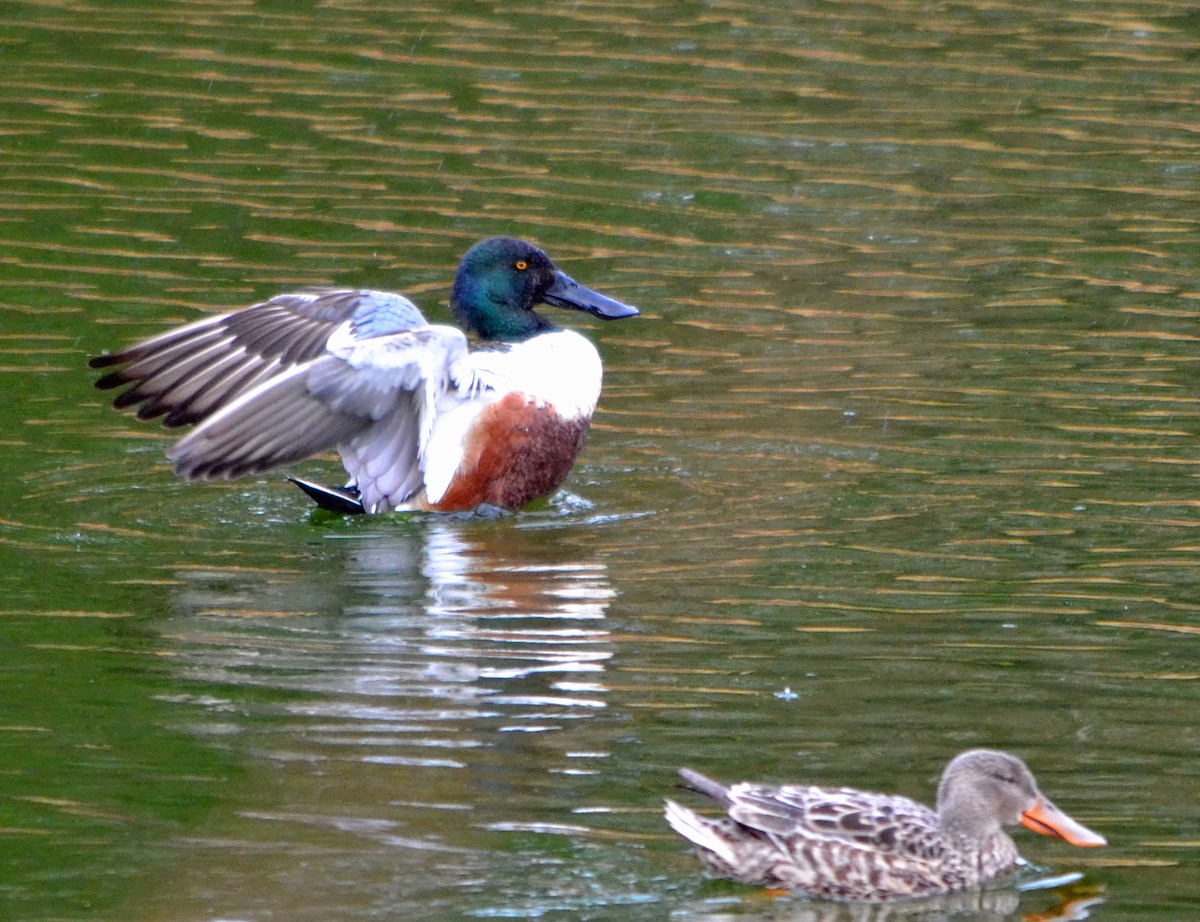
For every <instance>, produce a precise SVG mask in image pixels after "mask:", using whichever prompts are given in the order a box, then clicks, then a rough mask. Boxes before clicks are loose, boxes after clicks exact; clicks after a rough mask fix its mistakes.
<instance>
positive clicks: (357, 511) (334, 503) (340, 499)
mask: <svg viewBox="0 0 1200 922" xmlns="http://www.w3.org/2000/svg"><path fill="white" fill-rule="evenodd" d="M288 480H290V481H291V482H292V483H294V484H295V485H296V486H298V487H299V488H300V489H301V490H303V491H304V492H305V493H306V494H307V495H308V498H309V499H311V500H312V501H313V502H314V503H316V504H317V508H319V509H324V510H326V511H327V512H336V513H338V514H339V515H363V514H365V513H366V511H367V510H366V509H365V508H364V507H363V504H362V500H361V499H359V496H358V490H356V489H354V488H353V487H327V486H325V485H324V484H320V483H313V482H312V481H311V480H303V479H301V478H299V477H290V476H289V477H288Z"/></svg>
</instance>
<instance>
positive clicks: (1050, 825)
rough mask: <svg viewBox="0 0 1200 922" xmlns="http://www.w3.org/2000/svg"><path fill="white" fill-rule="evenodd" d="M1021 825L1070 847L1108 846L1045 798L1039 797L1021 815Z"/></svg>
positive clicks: (1105, 841) (1100, 837)
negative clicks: (1057, 839) (1064, 841)
mask: <svg viewBox="0 0 1200 922" xmlns="http://www.w3.org/2000/svg"><path fill="white" fill-rule="evenodd" d="M1021 825H1022V826H1026V827H1028V828H1029V829H1032V830H1033V831H1034V832H1040V833H1041V834H1042V835H1044V836H1058V838H1060V839H1066V840H1067V841H1068V842H1070V843H1071V844H1072V845H1080V846H1084V847H1092V846H1097V845H1107V844H1108V841H1107V840H1106V839H1105V838H1104V836H1102V835H1100V834H1099V833H1096V832H1092V831H1091V830H1090V829H1088V828H1087V827H1086V826H1084V825H1083V824H1082V823H1077V822H1075V821H1074V820H1073V819H1071V818H1070V817H1069V816H1067V815H1066V814H1065V813H1063V812H1062V811H1061V810H1060V809H1058V807H1056V806H1054V804H1052V803H1050V801H1048V800H1047V799H1046V798H1045V797H1039V798H1038V799H1037V801H1036V802H1035V803H1034V805H1033V806H1032V807H1030V808H1029V809H1028V810H1026V811H1025V812H1024V813H1022V814H1021Z"/></svg>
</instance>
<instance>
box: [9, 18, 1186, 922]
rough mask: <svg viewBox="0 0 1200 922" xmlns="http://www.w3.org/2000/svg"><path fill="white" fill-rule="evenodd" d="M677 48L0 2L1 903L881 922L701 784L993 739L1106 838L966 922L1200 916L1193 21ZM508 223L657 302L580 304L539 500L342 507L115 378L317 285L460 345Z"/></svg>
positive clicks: (870, 769)
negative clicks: (198, 329) (459, 298)
mask: <svg viewBox="0 0 1200 922" xmlns="http://www.w3.org/2000/svg"><path fill="white" fill-rule="evenodd" d="M643 6H644V5H640V4H634V3H620V2H614V3H571V4H557V5H555V4H546V3H541V2H534V3H531V4H526V5H523V6H520V7H516V8H514V7H511V6H507V5H503V4H481V3H458V4H444V5H438V6H434V5H430V4H425V5H420V4H415V5H412V6H406V5H402V4H397V3H391V2H386V0H385V2H373V3H367V2H356V0H333V2H320V3H318V2H311V3H302V4H283V3H268V2H262V3H254V2H249V0H247V2H223V0H218V2H211V3H186V4H184V3H169V2H160V3H138V4H134V3H101V2H73V0H64V2H58V3H42V2H29V3H20V2H15V3H9V4H7V5H4V6H2V7H0V385H2V386H3V389H4V390H3V393H4V395H5V399H4V400H3V401H0V446H2V447H3V449H4V451H5V458H6V459H7V464H6V469H5V471H4V474H5V476H4V477H3V478H0V592H3V596H4V604H3V606H2V612H3V616H2V617H0V631H2V632H3V633H2V635H0V637H2V640H3V646H4V650H5V652H4V654H3V656H2V657H0V676H2V683H0V917H2V918H5V919H13V920H53V919H72V920H74V919H121V920H131V919H134V920H163V922H167V920H170V922H183V920H198V919H213V920H215V919H246V920H267V919H289V920H293V919H299V920H303V919H314V920H316V919H321V920H326V919H367V918H405V919H415V918H428V919H461V918H534V917H537V918H545V919H584V918H586V919H621V920H629V919H662V918H671V919H681V920H682V919H688V920H699V919H716V918H727V917H734V916H736V917H751V918H788V919H795V920H800V919H804V920H815V919H827V918H828V919H833V918H839V919H841V918H850V916H848V915H846V914H839V912H840V911H834V910H827V909H825V908H821V907H812V906H807V905H804V904H799V905H797V904H796V903H795V902H790V901H764V900H762V899H760V898H758V897H757V895H756V894H754V893H752V892H751V891H748V890H745V889H743V888H736V887H733V886H728V887H726V886H723V885H721V884H719V883H714V882H709V881H706V880H705V879H704V877H703V875H702V873H701V872H700V869H699V865H698V863H697V862H696V861H695V860H694V858H692V857H691V856H690V855H689V854H688V853H687V852H686V851H685V850H684V849H683V848H682V847H681V845H680V844H679V843H678V842H677V840H675V839H674V837H673V836H672V835H671V833H670V831H669V830H668V829H667V827H666V826H665V824H664V823H663V822H662V820H661V818H660V816H659V810H660V806H659V805H660V802H661V798H662V797H663V796H665V795H669V794H671V793H672V792H673V785H674V777H673V773H674V770H675V768H676V767H677V766H678V765H681V764H690V765H693V766H694V767H696V768H699V769H702V770H704V771H706V772H708V773H710V774H713V775H716V776H719V777H723V778H728V779H731V780H732V779H735V778H761V779H773V780H797V781H809V780H811V781H814V782H820V783H827V784H843V783H844V784H852V785H856V786H860V787H866V788H871V789H885V790H889V791H894V792H897V793H903V794H907V795H909V796H913V797H916V798H918V799H922V800H928V799H930V798H931V797H932V795H933V789H934V786H935V783H936V779H937V776H938V774H939V772H940V770H941V767H942V765H943V764H944V763H945V762H946V761H947V760H948V759H949V758H950V756H952V755H953V754H954V753H956V752H957V751H959V750H961V749H965V748H969V747H971V746H977V745H988V746H997V747H1003V748H1010V749H1012V750H1014V751H1016V752H1018V753H1020V754H1021V755H1023V756H1024V757H1025V758H1026V760H1027V761H1028V762H1029V763H1030V765H1031V766H1032V767H1033V769H1034V771H1035V772H1036V773H1037V774H1038V776H1039V779H1040V781H1041V783H1042V785H1043V787H1044V788H1045V789H1046V791H1047V792H1048V793H1049V794H1050V795H1051V796H1052V797H1053V798H1054V799H1055V800H1056V801H1057V802H1058V803H1059V804H1060V805H1061V806H1063V807H1065V808H1066V809H1068V810H1069V811H1070V812H1071V813H1072V814H1073V815H1075V816H1077V817H1078V818H1079V819H1081V820H1082V821H1083V822H1085V823H1087V824H1088V825H1089V826H1090V827H1092V828H1095V829H1097V830H1099V831H1101V832H1102V833H1103V834H1105V835H1106V836H1107V837H1108V839H1109V842H1110V846H1109V848H1107V849H1104V850H1088V851H1081V850H1075V849H1071V848H1070V847H1069V846H1067V845H1066V844H1065V843H1061V842H1054V841H1050V840H1046V839H1041V838H1039V837H1036V836H1033V835H1032V834H1028V833H1022V834H1021V835H1020V836H1019V844H1020V845H1021V848H1022V851H1023V853H1024V854H1025V855H1026V856H1027V857H1028V858H1029V859H1030V860H1032V861H1034V862H1036V863H1037V864H1039V865H1041V866H1043V867H1046V868H1049V869H1052V870H1053V871H1055V872H1063V873H1066V872H1071V871H1080V872H1082V873H1083V875H1084V877H1083V881H1082V882H1081V883H1080V884H1078V885H1075V886H1074V887H1060V888H1058V889H1052V890H1050V891H1046V892H1042V893H1026V894H1023V895H1021V896H1020V897H1019V898H1018V897H1017V896H1016V895H1015V894H1012V893H1007V894H1005V895H1003V896H997V897H996V900H995V901H994V902H987V901H985V903H984V904H981V905H979V906H974V907H970V906H968V907H958V908H957V910H956V911H958V912H960V914H961V915H962V916H963V917H967V918H978V919H993V918H1005V919H1017V918H1032V917H1034V916H1035V915H1036V914H1041V916H1040V917H1042V918H1070V917H1072V916H1071V913H1073V912H1074V913H1079V912H1085V913H1087V914H1088V916H1087V917H1088V918H1091V919H1122V920H1127V919H1139V920H1143V919H1144V920H1155V922H1160V920H1163V922H1165V920H1173V919H1179V918H1185V917H1188V916H1189V914H1190V913H1191V912H1192V911H1193V908H1194V905H1195V902H1196V899H1197V886H1196V883H1195V881H1196V874H1197V857H1196V847H1197V842H1198V837H1197V830H1198V829H1200V808H1198V807H1197V800H1196V796H1195V791H1196V785H1197V780H1196V779H1197V775H1196V769H1195V766H1196V764H1197V758H1196V756H1197V751H1198V746H1200V739H1198V737H1197V731H1196V716H1195V715H1196V713H1197V697H1198V696H1197V683H1198V682H1200V668H1197V663H1198V662H1200V659H1198V653H1200V651H1198V649H1197V641H1198V638H1200V617H1198V603H1197V598H1198V592H1197V590H1198V588H1200V535H1198V534H1197V531H1196V528H1197V524H1198V523H1200V518H1197V514H1196V511H1197V500H1196V498H1195V497H1196V493H1197V475H1198V473H1200V451H1198V450H1197V444H1198V443H1197V433H1198V432H1200V385H1198V384H1197V375H1196V371H1197V361H1198V359H1197V354H1198V353H1197V345H1198V343H1200V332H1198V327H1197V321H1198V319H1200V287H1198V286H1197V284H1196V281H1195V277H1196V272H1195V270H1196V265H1197V259H1196V247H1195V244H1194V240H1195V237H1196V232H1197V223H1198V219H1197V217H1196V215H1197V210H1198V209H1197V205H1198V199H1200V174H1198V171H1197V165H1196V131H1195V126H1196V123H1197V110H1198V106H1200V97H1198V94H1197V82H1196V78H1195V59H1196V54H1197V50H1198V49H1200V18H1197V17H1196V15H1195V13H1194V11H1193V10H1192V9H1191V8H1190V7H1189V6H1188V5H1186V4H1174V3H1169V2H1164V3H1149V4H1148V3H1133V2H1128V0H1114V2H1107V3H1092V4H1086V5H1080V4H1075V3H1066V2H1064V3H1055V2H1047V3H1042V4H1032V5H1021V4H1002V3H1001V4H995V3H990V4H983V3H969V4H948V3H924V2H922V3H907V2H900V3H886V4H884V3H878V4H849V3H834V2H827V3H776V4H772V3H724V2H713V3H678V4H667V5H657V6H655V7H654V8H653V9H652V10H646V9H643ZM501 232H504V233H515V234H519V235H521V236H526V237H529V238H531V239H533V240H536V241H537V242H538V243H539V244H541V245H542V246H544V247H545V248H546V249H547V250H548V251H549V252H550V253H551V255H552V256H553V257H554V258H555V259H556V260H557V261H558V262H559V264H560V265H561V266H562V267H563V268H564V269H565V270H566V271H568V272H569V273H570V274H571V275H573V276H574V277H576V278H577V279H579V280H580V281H581V282H583V283H584V284H587V285H591V286H594V287H596V288H598V289H599V290H602V291H604V292H605V293H608V294H611V295H613V296H615V297H618V298H621V299H622V300H626V301H629V302H631V303H634V304H637V305H638V306H639V307H641V308H642V311H643V316H642V317H641V318H639V319H638V320H636V321H630V322H627V323H621V324H611V325H604V324H600V323H593V322H590V321H588V320H586V319H580V318H577V317H575V316H571V317H564V318H561V319H562V321H563V322H564V323H568V324H570V325H572V326H574V327H577V328H579V329H580V330H582V331H583V332H585V333H586V334H587V335H589V336H590V337H591V338H592V339H594V340H595V341H596V342H597V344H598V346H599V348H600V350H601V352H602V354H603V356H604V360H605V369H606V383H605V393H604V396H603V398H602V401H601V406H600V410H599V412H598V414H597V416H596V420H595V424H594V428H593V432H592V435H591V438H590V441H589V443H588V446H587V448H586V450H585V453H584V456H583V457H582V458H581V460H580V463H579V464H578V465H577V467H576V469H575V471H574V472H573V474H572V476H571V478H570V480H569V481H568V483H567V488H568V491H569V495H568V496H566V497H560V498H559V499H557V500H556V501H555V503H553V504H551V505H550V506H547V507H545V508H540V509H536V510H533V511H530V512H526V513H522V514H520V515H517V516H513V517H508V518H504V519H501V520H498V521H485V520H457V519H453V520H447V519H428V518H420V519H415V520H405V519H403V518H392V519H386V520H382V519H375V520H359V521H350V522H346V523H329V522H325V523H321V522H314V521H312V520H310V518H309V516H308V507H307V504H306V500H305V499H304V498H303V497H302V496H300V495H299V494H297V493H295V492H294V491H293V490H292V489H291V488H290V487H289V486H288V485H287V484H286V483H285V482H283V481H282V478H281V477H266V478H262V479H260V480H250V481H246V482H237V483H232V484H226V483H219V484H208V485H190V484H182V483H179V482H178V481H176V480H175V479H174V478H173V476H172V475H171V473H170V471H169V468H168V466H167V464H166V462H165V459H164V457H163V451H164V450H165V448H166V447H167V446H168V445H169V444H170V436H169V435H168V434H166V433H164V432H163V431H162V430H158V429H156V428H154V427H152V426H149V425H146V424H140V423H138V422H136V421H135V420H131V419H129V418H127V417H123V416H121V415H119V414H117V413H114V412H113V411H112V410H111V409H109V408H108V406H107V402H106V400H105V398H104V396H103V395H101V394H99V393H97V392H95V391H93V390H92V388H91V377H90V375H89V372H88V371H87V369H86V368H85V363H86V359H87V357H88V356H90V355H94V354H96V353H98V352H101V351H103V350H105V349H109V348H113V347H115V346H117V345H120V344H122V343H126V342H129V341H131V340H132V339H134V338H136V337H138V336H141V335H145V334H149V333H152V332H155V331H158V330H161V329H163V328H165V327H166V326H168V325H170V324H173V323H177V322H181V321H185V320H190V319H193V318H195V317H197V316H200V315H201V314H202V313H203V312H206V311H215V310H221V309H227V308H230V307H235V306H241V305H245V304H249V303H251V302H253V301H254V300H255V299H258V298H262V297H266V296H269V295H271V294H274V293H277V292H280V291H283V290H288V289H295V288H300V287H303V286H306V285H315V284H339V285H350V284H352V285H371V286H377V287H381V288H388V289H395V290H402V291H404V292H405V293H407V294H408V295H410V296H411V297H413V298H414V299H415V300H417V301H418V303H420V304H421V305H422V306H423V307H424V308H425V309H426V312H427V313H428V314H429V315H430V316H431V317H433V318H435V319H438V320H445V319H447V312H446V310H445V300H446V296H447V293H448V287H449V282H450V279H451V278H452V275H453V271H454V267H455V265H456V263H457V260H458V258H459V256H460V255H461V254H462V252H463V251H464V250H465V249H466V248H467V246H469V245H470V243H472V242H473V241H474V240H476V239H478V238H480V237H484V236H487V235H490V234H494V233H501ZM303 471H304V472H306V473H307V474H308V475H310V476H313V477H315V478H316V479H323V480H334V479H336V477H337V476H340V474H339V467H338V465H337V464H336V462H334V461H332V460H319V461H315V462H312V463H311V464H309V465H306V466H304V468H303ZM1081 906H1082V907H1083V908H1080V907H1081ZM947 911H949V910H947ZM1074 917H1076V918H1079V917H1081V916H1079V915H1075V916H1074Z"/></svg>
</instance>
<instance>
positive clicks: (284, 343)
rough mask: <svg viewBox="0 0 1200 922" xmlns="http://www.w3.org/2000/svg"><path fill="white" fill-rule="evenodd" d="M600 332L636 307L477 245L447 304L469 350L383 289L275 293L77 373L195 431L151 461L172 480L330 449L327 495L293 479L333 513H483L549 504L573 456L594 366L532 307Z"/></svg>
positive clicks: (145, 414) (530, 253)
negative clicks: (97, 374) (565, 312)
mask: <svg viewBox="0 0 1200 922" xmlns="http://www.w3.org/2000/svg"><path fill="white" fill-rule="evenodd" d="M537 304H550V305H555V306H557V307H568V308H574V309H576V310H581V311H585V312H587V313H589V314H594V315H596V316H597V317H603V318H607V319H615V318H618V317H632V316H633V315H635V314H636V313H637V309H636V308H633V307H630V306H629V305H627V304H622V303H621V302H620V301H614V300H612V299H611V298H606V297H605V296H604V295H601V294H598V293H597V292H594V291H591V290H590V289H588V288H585V287H583V286H582V285H580V284H579V283H578V282H576V281H574V280H573V279H571V278H570V277H569V276H567V275H565V274H564V273H562V272H560V271H559V270H558V269H557V268H555V266H554V263H552V262H551V261H550V258H549V257H548V256H547V255H546V254H545V253H543V252H542V251H541V250H539V249H538V248H537V247H535V246H533V245H532V244H529V243H526V242H524V241H522V240H516V239H513V238H511V237H492V238H490V239H488V240H484V241H481V242H480V243H477V244H476V245H475V246H474V247H472V248H471V249H470V251H469V252H468V253H467V254H466V256H464V257H463V260H462V264H461V265H460V266H459V267H458V273H457V275H456V276H455V279H454V289H453V292H452V294H451V296H450V307H451V309H452V310H453V312H454V315H455V317H456V318H457V319H458V321H459V323H460V324H461V325H462V326H463V328H464V329H465V330H466V331H467V333H469V334H471V336H472V337H473V338H474V339H476V340H477V341H478V348H476V349H475V350H474V351H469V349H468V344H467V337H466V336H465V335H464V334H463V333H462V331H460V330H457V329H455V328H454V327H448V326H434V325H430V324H428V323H427V322H426V321H425V318H424V317H423V316H421V312H420V311H419V310H417V308H416V306H415V305H413V303H412V302H411V301H409V300H408V299H407V298H405V297H403V296H401V295H398V294H391V293H388V292H382V291H368V290H362V291H319V292H301V293H297V294H285V295H279V296H277V297H274V298H271V299H270V300H269V301H264V302H263V303H261V304H256V305H254V306H252V307H248V308H245V309H244V310H240V311H235V312H233V313H230V314H224V315H222V316H219V317H212V318H208V319H205V320H200V321H197V322H196V323H192V324H188V325H187V326H183V327H179V328H177V329H174V330H168V331H167V332H166V333H162V334H160V335H158V336H155V337H153V338H151V339H148V340H145V341H144V342H141V343H138V344H136V345H133V346H130V347H129V348H127V349H122V350H120V351H118V352H113V353H110V354H107V355H101V356H99V357H97V358H94V359H92V360H91V363H90V364H91V366H92V367H93V368H108V367H111V366H122V367H120V368H118V369H117V370H115V371H111V372H109V373H108V374H106V375H105V376H104V377H102V378H101V379H100V380H99V381H97V382H96V386H97V387H99V388H101V389H108V388H116V387H123V386H126V385H128V387H127V389H126V390H125V391H123V392H122V393H121V394H120V395H119V396H118V397H117V399H116V400H115V401H114V406H116V407H117V408H118V409H125V408H129V407H135V406H136V407H138V413H137V415H138V417H139V418H140V419H154V418H155V417H158V416H164V417H165V419H164V420H163V424H164V425H166V426H169V427H170V426H183V425H189V424H193V423H198V424H199V425H197V427H196V428H195V429H194V430H193V431H192V432H191V433H189V434H188V435H187V436H186V437H185V438H184V439H182V440H181V441H180V442H179V443H178V444H177V445H175V446H174V447H173V448H172V449H171V450H170V452H169V453H168V456H169V457H170V458H171V460H173V461H174V462H175V470H176V472H177V473H178V474H180V475H181V476H183V477H186V478H188V479H211V478H216V477H224V478H231V477H240V476H242V475H244V474H256V473H261V472H263V471H268V470H271V469H272V468H275V467H279V466H280V465H284V464H289V463H291V462H295V461H300V460H302V459H304V458H307V457H310V456H311V455H314V454H317V453H319V452H323V451H328V450H330V449H333V448H336V449H337V450H338V452H339V453H340V454H341V456H342V463H343V464H344V465H345V468H346V470H347V471H348V472H349V474H350V477H351V485H350V486H349V487H347V488H346V489H344V490H339V489H336V488H330V487H322V486H320V485H318V484H313V483H309V482H308V481H301V480H296V479H295V478H293V480H295V482H296V483H297V484H299V485H300V486H301V487H302V488H303V489H304V490H305V491H306V492H307V493H309V495H310V496H312V497H313V498H314V499H315V500H316V501H317V502H318V503H319V504H320V505H323V506H326V507H327V508H332V509H335V510H337V511H339V512H388V511H391V510H414V509H429V510H437V511H440V512H454V511H461V510H470V509H474V508H476V507H477V506H480V505H483V504H489V505H493V506H499V507H501V508H504V509H516V508H519V507H520V506H523V505H525V504H526V503H528V502H529V501H530V500H532V499H535V498H537V497H539V496H545V495H546V494H548V493H550V492H551V491H552V490H554V489H555V488H556V487H558V485H559V484H560V483H562V481H563V479H564V478H565V477H566V476H567V473H568V472H569V471H570V469H571V465H572V464H573V463H574V461H575V457H576V456H577V455H578V454H579V451H580V449H581V448H582V447H583V442H584V438H585V436H586V435H587V430H588V426H589V424H590V422H591V418H592V412H593V410H595V408H596V401H597V400H598V399H599V396H600V379H601V366H600V356H599V354H598V353H597V352H596V349H595V347H594V346H593V345H592V344H591V343H590V342H588V340H587V339H585V338H584V337H582V336H580V335H579V334H578V333H574V332H572V331H570V330H564V329H560V328H559V327H556V326H555V325H554V324H552V323H551V322H550V321H549V320H547V319H546V318H544V317H543V316H542V315H540V314H538V313H536V312H535V311H534V310H533V308H534V307H535V305H537Z"/></svg>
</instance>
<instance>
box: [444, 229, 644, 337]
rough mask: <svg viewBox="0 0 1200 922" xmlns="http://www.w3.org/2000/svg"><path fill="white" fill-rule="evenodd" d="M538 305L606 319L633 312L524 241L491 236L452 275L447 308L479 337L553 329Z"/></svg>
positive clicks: (531, 332)
mask: <svg viewBox="0 0 1200 922" xmlns="http://www.w3.org/2000/svg"><path fill="white" fill-rule="evenodd" d="M538 304H552V305H554V306H556V307H568V308H572V309H574V310H580V311H585V312H586V313H589V314H594V315H595V316H597V317H602V318H604V319H606V320H615V319H617V318H620V317H632V316H634V315H635V314H637V312H638V311H637V308H635V307H630V306H629V305H628V304H622V303H621V302H620V301H614V300H613V299H612V298H607V297H605V296H604V295H602V294H600V293H599V292H595V291H592V290H591V289H589V288H585V287H584V286H582V285H580V284H579V283H578V282H576V281H575V280H574V279H572V278H571V277H570V276H568V275H566V274H565V273H563V272H560V271H559V270H558V269H557V268H555V266H554V263H553V262H551V261H550V257H549V256H547V255H546V254H545V253H543V252H542V251H541V250H539V249H538V248H537V247H535V246H534V245H533V244H531V243H526V242H525V241H524V240H517V239H516V238H514V237H490V238H488V239H487V240H482V241H480V242H479V243H477V244H475V246H473V247H471V249H470V250H468V251H467V255H466V256H464V257H463V260H462V263H461V264H460V265H459V267H458V273H457V275H455V277H454V290H453V292H452V293H451V295H450V307H451V309H452V310H453V311H454V315H455V317H457V318H458V321H459V323H461V324H462V325H463V327H464V328H466V330H467V331H468V332H470V333H473V334H475V335H476V336H479V337H480V338H482V339H492V340H508V341H519V340H523V339H528V338H529V337H530V336H534V335H536V334H537V333H541V332H544V331H546V330H552V329H554V328H555V327H554V324H552V323H551V322H550V321H549V320H547V319H546V318H545V317H543V316H541V315H540V314H538V313H536V312H535V311H534V309H533V308H534V307H535V306H536V305H538Z"/></svg>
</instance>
